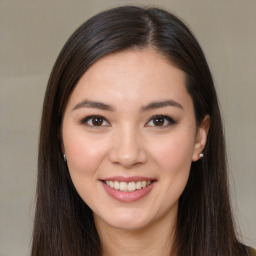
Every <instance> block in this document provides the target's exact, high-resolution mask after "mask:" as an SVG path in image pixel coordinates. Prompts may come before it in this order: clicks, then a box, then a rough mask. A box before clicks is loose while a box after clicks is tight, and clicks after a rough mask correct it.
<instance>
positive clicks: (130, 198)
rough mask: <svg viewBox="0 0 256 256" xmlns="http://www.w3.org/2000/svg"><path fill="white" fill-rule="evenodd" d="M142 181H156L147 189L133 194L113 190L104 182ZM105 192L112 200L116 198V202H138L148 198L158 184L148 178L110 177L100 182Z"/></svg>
mask: <svg viewBox="0 0 256 256" xmlns="http://www.w3.org/2000/svg"><path fill="white" fill-rule="evenodd" d="M141 180H145V181H152V180H153V181H154V182H152V183H151V184H150V185H148V186H147V187H145V188H141V189H138V190H135V191H133V192H124V191H120V190H115V189H114V188H111V187H109V186H107V185H106V184H105V182H104V181H119V182H121V181H123V182H132V181H135V182H136V181H141ZM100 181H101V183H102V185H103V187H104V189H105V191H106V192H107V194H108V195H109V196H111V197H112V198H114V199H115V200H118V201H120V202H125V203H128V202H135V201H138V200H140V199H142V198H143V197H145V196H147V195H148V194H149V193H150V191H151V190H152V189H153V187H154V184H155V183H156V182H155V181H156V180H155V179H152V178H146V177H138V176H136V177H121V176H116V177H110V178H106V179H104V180H100Z"/></svg>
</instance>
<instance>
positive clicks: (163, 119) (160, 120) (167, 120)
mask: <svg viewBox="0 0 256 256" xmlns="http://www.w3.org/2000/svg"><path fill="white" fill-rule="evenodd" d="M176 123H177V122H176V121H175V120H174V119H173V118H171V117H169V116H165V115H156V116H153V117H152V118H151V119H150V120H149V121H148V122H147V124H146V126H147V127H160V128H164V127H168V126H170V125H174V124H176Z"/></svg>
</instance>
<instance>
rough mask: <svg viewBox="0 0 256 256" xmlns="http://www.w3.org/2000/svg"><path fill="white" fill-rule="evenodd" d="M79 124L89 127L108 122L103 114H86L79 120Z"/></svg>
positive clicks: (103, 124) (107, 124) (106, 124)
mask: <svg viewBox="0 0 256 256" xmlns="http://www.w3.org/2000/svg"><path fill="white" fill-rule="evenodd" d="M81 124H84V125H86V126H91V127H101V126H109V122H108V121H107V120H106V119H105V118H104V117H103V116H96V115H95V116H87V117H85V118H84V119H82V120H81Z"/></svg>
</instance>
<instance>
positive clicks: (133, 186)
mask: <svg viewBox="0 0 256 256" xmlns="http://www.w3.org/2000/svg"><path fill="white" fill-rule="evenodd" d="M135 190H136V187H135V182H129V183H128V191H129V192H131V191H135Z"/></svg>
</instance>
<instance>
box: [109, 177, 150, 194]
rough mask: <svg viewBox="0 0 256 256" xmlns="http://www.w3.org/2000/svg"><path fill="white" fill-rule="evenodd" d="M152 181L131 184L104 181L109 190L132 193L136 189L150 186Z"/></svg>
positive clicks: (132, 182)
mask: <svg viewBox="0 0 256 256" xmlns="http://www.w3.org/2000/svg"><path fill="white" fill-rule="evenodd" d="M151 183H152V181H145V180H142V181H137V182H135V181H131V182H128V183H127V182H124V181H121V182H119V181H116V180H115V181H112V180H110V181H109V180H107V181H105V184H106V185H107V186H109V187H111V188H114V189H115V190H120V191H123V192H133V191H135V190H138V189H142V188H145V187H146V186H148V185H150V184H151Z"/></svg>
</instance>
